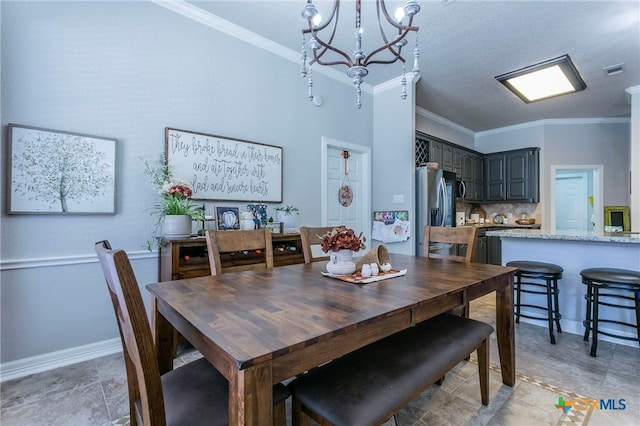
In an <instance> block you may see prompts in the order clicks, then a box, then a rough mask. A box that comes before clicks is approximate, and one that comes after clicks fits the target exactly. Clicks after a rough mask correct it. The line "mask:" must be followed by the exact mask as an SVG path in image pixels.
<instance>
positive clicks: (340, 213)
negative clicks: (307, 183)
mask: <svg viewBox="0 0 640 426" xmlns="http://www.w3.org/2000/svg"><path fill="white" fill-rule="evenodd" d="M343 151H348V152H349V156H348V158H347V159H346V160H345V158H344V156H343ZM322 162H323V164H322V188H321V200H322V201H321V209H322V214H321V222H322V224H323V226H334V225H341V224H342V225H346V226H348V227H349V228H352V229H353V230H354V231H356V233H358V234H359V233H360V232H362V233H363V235H364V236H365V237H366V238H367V241H371V225H372V222H371V221H372V219H371V148H370V147H367V146H363V145H356V144H352V143H348V142H344V141H339V140H336V139H331V138H326V137H323V138H322ZM345 167H346V168H345ZM345 171H346V172H348V173H347V174H346V175H345ZM345 182H348V184H349V186H350V187H351V188H352V190H353V201H352V202H351V204H350V205H348V206H343V205H341V203H340V200H339V197H338V194H339V190H340V187H341V186H343V184H345Z"/></svg>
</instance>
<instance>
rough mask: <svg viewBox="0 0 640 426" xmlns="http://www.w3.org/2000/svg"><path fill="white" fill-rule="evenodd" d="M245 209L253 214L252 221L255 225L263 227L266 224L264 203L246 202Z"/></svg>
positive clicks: (265, 206)
mask: <svg viewBox="0 0 640 426" xmlns="http://www.w3.org/2000/svg"><path fill="white" fill-rule="evenodd" d="M247 211H250V212H251V214H252V215H253V221H254V222H255V223H256V225H257V227H259V228H264V227H265V225H266V224H267V205H266V204H247Z"/></svg>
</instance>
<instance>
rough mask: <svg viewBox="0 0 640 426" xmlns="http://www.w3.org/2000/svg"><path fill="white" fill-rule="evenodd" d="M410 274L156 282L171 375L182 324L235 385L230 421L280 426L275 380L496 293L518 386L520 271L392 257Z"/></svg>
mask: <svg viewBox="0 0 640 426" xmlns="http://www.w3.org/2000/svg"><path fill="white" fill-rule="evenodd" d="M391 263H392V265H393V268H394V269H397V270H402V269H406V270H407V272H406V274H405V275H404V276H399V277H395V278H391V279H388V280H383V281H377V282H373V283H368V284H361V285H357V284H352V283H348V282H344V281H340V280H338V279H335V278H331V277H325V276H323V275H322V274H321V272H323V271H325V266H326V265H325V262H318V263H311V264H298V265H288V266H281V267H277V268H273V269H268V270H254V271H245V272H235V273H229V274H223V275H218V276H206V277H198V278H189V279H182V280H175V281H165V282H160V283H155V284H149V285H147V289H148V290H149V292H150V293H151V301H152V313H153V315H152V321H153V329H154V336H155V339H156V350H157V355H158V365H159V367H160V370H161V373H164V372H166V371H169V370H171V369H172V366H173V356H174V351H173V348H174V341H173V339H174V338H175V337H174V336H175V335H176V333H175V330H177V331H178V332H179V333H180V334H182V335H183V336H184V337H185V338H186V339H187V340H188V341H189V342H190V343H191V344H192V345H193V346H194V347H195V348H196V349H197V350H198V351H200V352H201V353H202V355H203V356H204V357H206V358H207V359H208V360H209V361H210V362H211V363H212V364H213V365H214V366H215V368H216V369H218V370H219V371H220V372H221V373H222V374H223V375H224V376H225V377H226V378H227V380H228V381H229V421H230V424H234V425H241V424H246V425H248V424H252V425H253V424H260V425H262V424H264V425H266V424H271V421H272V420H271V419H272V409H273V406H272V390H271V389H272V386H273V384H274V383H278V382H281V381H283V380H285V379H288V378H290V377H293V376H295V375H297V374H301V373H303V372H305V371H307V370H309V369H311V368H313V367H316V366H318V365H321V364H323V363H325V362H327V361H330V360H332V359H336V358H338V357H340V356H342V355H345V354H347V353H349V352H351V351H354V350H356V349H358V348H360V347H363V346H365V345H368V344H370V343H372V342H374V341H377V340H380V339H382V338H384V337H386V336H389V335H391V334H394V333H397V332H398V331H400V330H403V329H406V328H407V327H411V326H413V325H415V324H416V323H419V322H421V321H424V320H427V319H429V318H432V317H434V316H436V315H439V314H441V313H443V312H447V311H448V310H450V309H451V308H454V307H457V306H460V305H462V304H464V303H466V302H467V301H470V300H473V299H475V298H478V297H480V296H483V295H486V294H488V293H491V292H495V295H496V333H497V341H498V349H499V354H500V367H501V371H502V381H503V383H504V384H506V385H508V386H513V385H514V383H515V345H514V320H513V274H514V271H515V269H513V268H508V267H502V266H496V265H488V264H479V263H468V264H465V263H459V262H452V261H448V260H442V259H428V258H424V257H414V256H408V255H399V254H392V255H391Z"/></svg>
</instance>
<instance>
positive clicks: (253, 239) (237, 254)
mask: <svg viewBox="0 0 640 426" xmlns="http://www.w3.org/2000/svg"><path fill="white" fill-rule="evenodd" d="M205 235H206V239H207V250H208V253H209V266H210V267H211V275H218V274H222V273H226V272H237V271H248V270H252V269H265V268H273V244H272V242H271V231H269V230H268V229H266V228H263V229H256V230H251V231H211V230H210V231H207V232H206V234H205ZM223 258H224V260H225V265H224V266H223V263H222V260H223ZM227 265H228V266H227Z"/></svg>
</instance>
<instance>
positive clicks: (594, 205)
mask: <svg viewBox="0 0 640 426" xmlns="http://www.w3.org/2000/svg"><path fill="white" fill-rule="evenodd" d="M551 176H552V178H553V181H552V184H551V197H550V199H551V218H552V222H553V224H554V227H555V229H556V230H558V231H574V232H586V231H600V230H602V229H603V208H604V207H603V206H604V201H603V187H602V165H595V166H594V165H567V166H565V165H556V166H551Z"/></svg>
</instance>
